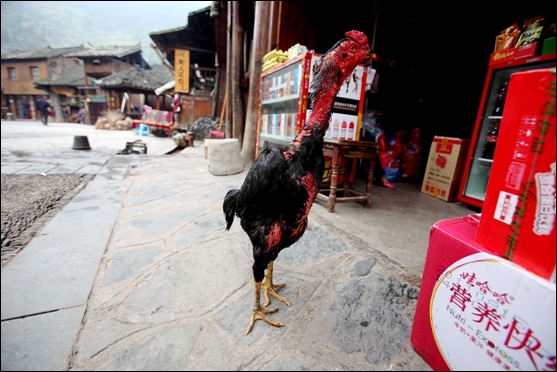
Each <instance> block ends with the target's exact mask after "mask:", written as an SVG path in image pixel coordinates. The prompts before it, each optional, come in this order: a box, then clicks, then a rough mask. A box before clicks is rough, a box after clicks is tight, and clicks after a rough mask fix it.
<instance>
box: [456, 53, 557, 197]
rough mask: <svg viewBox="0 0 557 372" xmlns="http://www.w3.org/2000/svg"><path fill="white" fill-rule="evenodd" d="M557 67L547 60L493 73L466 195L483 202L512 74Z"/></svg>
mask: <svg viewBox="0 0 557 372" xmlns="http://www.w3.org/2000/svg"><path fill="white" fill-rule="evenodd" d="M549 67H555V61H545V62H540V63H531V64H524V65H519V66H514V67H509V68H503V69H499V70H494V71H493V73H492V74H491V81H490V84H489V88H488V93H487V96H486V98H485V100H486V101H485V104H484V105H483V110H484V111H483V113H482V116H481V119H480V127H479V130H478V134H477V137H476V141H475V144H472V145H473V146H475V147H474V149H473V152H472V153H471V154H472V155H471V156H472V160H471V163H470V170H469V172H468V174H467V175H465V176H466V179H465V180H463V181H464V182H465V187H464V191H463V195H464V196H466V197H468V198H472V199H476V200H479V201H481V202H482V203H483V201H484V199H485V191H486V188H487V182H488V180H489V173H490V171H491V164H492V163H493V153H494V151H495V145H496V141H495V142H493V140H496V138H497V134H498V130H499V128H498V127H499V124H500V123H501V120H502V119H503V115H504V98H505V95H506V88H507V85H506V84H507V83H508V81H509V78H510V76H511V74H513V73H515V72H519V71H526V70H533V69H540V68H549Z"/></svg>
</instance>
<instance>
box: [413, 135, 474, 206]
mask: <svg viewBox="0 0 557 372" xmlns="http://www.w3.org/2000/svg"><path fill="white" fill-rule="evenodd" d="M469 146H470V141H469V140H462V139H460V138H450V137H439V136H435V137H434V138H433V142H432V143H431V148H430V150H429V157H428V158H427V166H426V170H425V175H424V180H423V182H422V192H423V193H426V194H429V195H431V196H433V197H435V198H439V199H442V200H445V201H454V200H456V199H457V197H458V195H457V194H458V188H459V186H460V180H461V179H462V170H463V168H464V164H465V163H466V154H468V147H469Z"/></svg>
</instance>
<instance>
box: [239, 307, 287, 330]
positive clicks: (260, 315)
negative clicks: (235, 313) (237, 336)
mask: <svg viewBox="0 0 557 372" xmlns="http://www.w3.org/2000/svg"><path fill="white" fill-rule="evenodd" d="M277 310H278V309H277V308H274V309H266V308H265V307H261V308H260V309H259V310H258V309H254V310H253V314H252V316H251V321H250V324H249V327H248V330H247V331H246V335H247V334H248V333H250V332H251V329H252V328H253V325H254V324H255V321H256V320H263V321H265V322H267V323H268V324H270V325H272V326H274V327H284V323H278V322H273V321H272V320H271V319H269V318H267V317H266V316H265V315H264V314H269V313H274V312H275V311H277Z"/></svg>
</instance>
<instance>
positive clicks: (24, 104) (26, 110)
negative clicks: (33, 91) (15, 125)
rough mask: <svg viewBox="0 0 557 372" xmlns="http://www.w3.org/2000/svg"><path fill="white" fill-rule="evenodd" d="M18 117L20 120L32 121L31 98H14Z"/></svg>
mask: <svg viewBox="0 0 557 372" xmlns="http://www.w3.org/2000/svg"><path fill="white" fill-rule="evenodd" d="M14 97H15V107H16V116H17V118H18V119H32V118H33V115H32V113H31V102H30V97H29V96H14Z"/></svg>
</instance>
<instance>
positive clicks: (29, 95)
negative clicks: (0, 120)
mask: <svg viewBox="0 0 557 372" xmlns="http://www.w3.org/2000/svg"><path fill="white" fill-rule="evenodd" d="M82 49H83V46H77V47H70V48H50V47H47V48H42V49H33V50H15V51H12V52H8V53H4V54H2V58H1V69H2V102H3V105H2V106H3V107H6V108H7V110H6V111H9V112H11V113H12V114H13V116H14V117H15V118H20V119H37V118H38V117H39V115H38V112H37V109H36V104H35V103H36V100H37V99H38V98H39V97H41V96H43V95H47V94H45V91H44V90H41V89H39V88H37V87H36V85H35V83H36V82H38V81H41V80H44V79H56V78H58V77H59V76H60V75H61V74H64V73H65V72H66V71H69V70H72V69H74V68H75V67H77V66H79V64H80V63H81V61H80V60H79V59H77V58H75V57H72V56H69V55H68V54H72V53H74V52H77V51H79V50H82ZM4 103H5V104H4ZM2 114H3V115H4V114H5V113H4V110H3V111H2Z"/></svg>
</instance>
